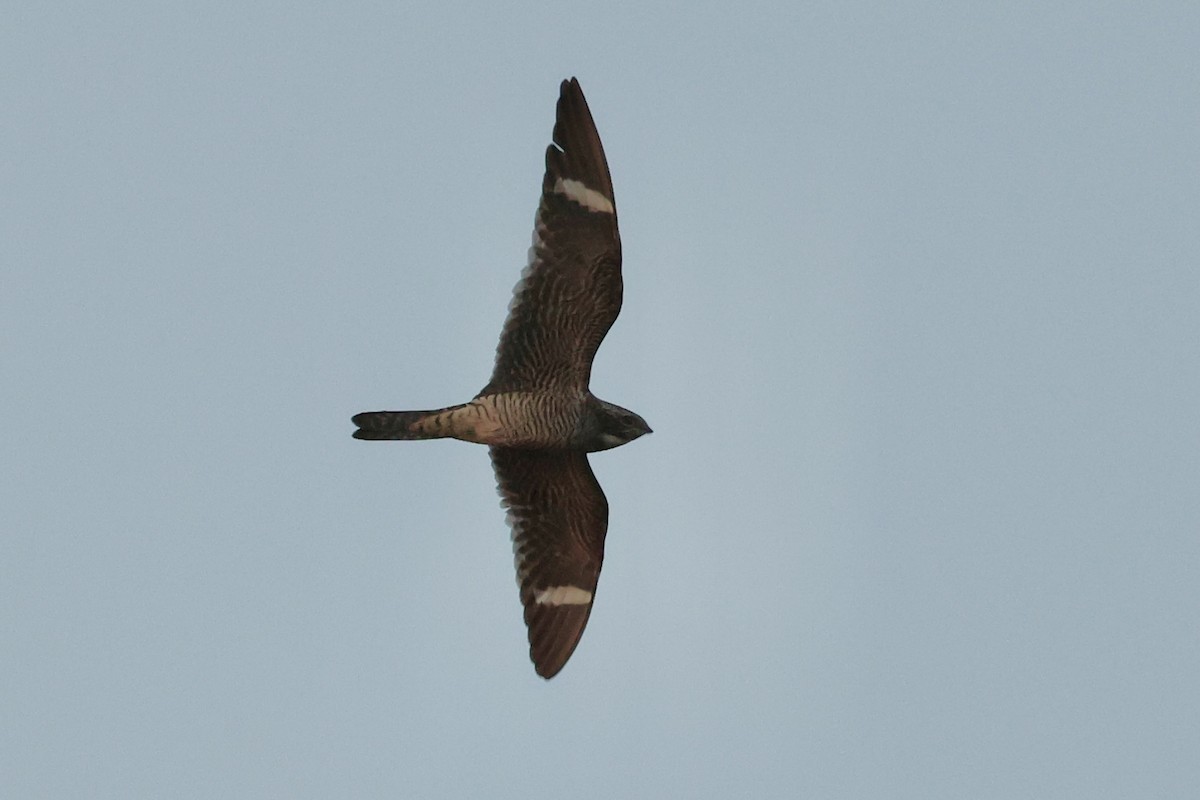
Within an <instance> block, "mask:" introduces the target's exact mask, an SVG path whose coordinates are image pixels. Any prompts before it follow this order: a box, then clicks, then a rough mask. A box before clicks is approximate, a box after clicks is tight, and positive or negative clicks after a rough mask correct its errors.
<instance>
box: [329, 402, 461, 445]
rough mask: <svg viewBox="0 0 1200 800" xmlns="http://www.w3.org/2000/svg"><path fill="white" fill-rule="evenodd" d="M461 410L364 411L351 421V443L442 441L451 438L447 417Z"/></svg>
mask: <svg viewBox="0 0 1200 800" xmlns="http://www.w3.org/2000/svg"><path fill="white" fill-rule="evenodd" d="M459 408H462V406H450V407H449V408H439V409H437V410H436V411H364V412H363V413H361V414H355V415H354V417H353V419H352V420H351V421H352V422H353V423H354V424H355V425H357V426H358V430H356V431H355V432H354V438H355V439H371V440H376V441H378V440H382V439H443V438H445V437H447V436H453V433H452V431H451V428H450V425H449V424H448V422H449V419H450V413H449V412H452V411H455V410H457V409H459Z"/></svg>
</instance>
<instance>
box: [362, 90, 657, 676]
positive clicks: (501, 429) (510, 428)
mask: <svg viewBox="0 0 1200 800" xmlns="http://www.w3.org/2000/svg"><path fill="white" fill-rule="evenodd" d="M621 292H622V285H621V238H620V234H619V233H618V231H617V214H616V205H615V202H614V200H613V191H612V179H611V177H610V176H609V171H608V163H607V161H606V160H605V158H604V147H603V146H602V145H601V143H600V135H599V134H598V133H597V132H596V126H595V123H594V122H593V120H592V114H591V111H590V110H589V109H588V105H587V101H586V100H585V99H584V97H583V90H582V89H580V87H579V82H578V81H577V80H575V79H574V78H572V79H571V80H569V81H563V82H562V85H561V86H560V90H559V99H558V110H557V117H556V121H555V125H554V143H553V144H552V145H550V146H549V147H547V148H546V174H545V177H544V178H543V180H542V196H541V201H540V202H539V204H538V211H537V217H536V219H535V221H534V234H533V246H532V247H531V248H530V251H529V265H528V266H527V267H526V269H525V271H524V273H522V276H521V280H520V281H519V282H518V283H517V286H516V289H515V290H514V292H513V299H512V303H511V304H510V306H509V315H508V320H507V321H506V322H505V324H504V330H503V331H502V333H501V335H500V344H499V346H498V347H497V349H496V365H495V369H494V370H493V372H492V378H491V381H490V382H489V383H488V385H487V386H485V387H484V388H483V390H482V391H481V392H480V393H479V394H478V395H476V396H475V398H474V399H473V400H471V401H470V402H469V403H464V404H462V405H459V406H450V407H447V408H443V409H438V410H435V411H375V412H366V413H362V414H358V415H356V416H355V417H354V423H355V424H356V425H357V426H358V428H359V429H358V430H357V431H355V433H354V436H355V438H358V439H376V440H378V439H437V438H456V439H463V440H465V441H471V442H478V443H481V444H487V445H489V446H490V449H491V457H492V465H493V467H494V469H495V472H496V480H497V483H498V484H499V489H500V495H501V498H502V503H503V505H504V506H506V507H507V509H508V518H509V523H510V525H511V527H512V535H513V551H514V555H515V560H516V567H517V582H518V584H519V585H520V596H521V603H522V605H524V607H525V622H526V625H527V626H528V629H529V646H530V657H531V658H532V660H533V663H534V667H535V668H536V670H537V672H538V674H539V675H541V676H543V677H545V678H550V677H553V676H554V675H555V674H557V673H558V671H559V670H560V669H562V667H563V665H564V664H565V663H566V662H567V659H569V658H570V657H571V653H572V652H573V651H574V650H575V646H576V645H577V644H578V643H579V638H580V636H582V635H583V630H584V627H585V626H586V625H587V620H588V616H589V615H590V614H591V609H592V600H593V598H594V595H595V592H596V584H597V581H598V579H599V576H600V566H601V563H602V562H603V559H604V537H605V533H606V531H607V528H608V501H607V500H606V499H605V497H604V492H603V491H602V490H601V488H600V484H599V483H597V482H596V478H595V476H594V475H593V474H592V470H591V467H590V466H589V464H588V460H587V453H589V452H594V451H597V450H607V449H609V448H612V447H617V446H620V445H622V444H626V443H627V442H630V441H633V440H634V439H636V438H637V437H639V436H641V435H643V434H645V433H649V432H650V427H649V426H648V425H646V423H645V421H644V420H643V419H642V418H641V417H639V416H638V415H637V414H634V413H633V412H632V411H628V410H627V409H624V408H621V407H620V406H617V405H613V404H612V403H607V402H605V401H603V400H600V399H599V398H597V397H596V396H594V395H593V394H592V393H591V391H590V389H589V387H588V384H589V382H590V380H591V371H592V359H593V358H594V357H595V355H596V350H597V349H598V348H599V347H600V342H601V341H603V339H604V336H605V334H607V333H608V329H609V328H610V327H612V324H613V322H614V321H615V320H616V318H617V314H618V313H620V310H621Z"/></svg>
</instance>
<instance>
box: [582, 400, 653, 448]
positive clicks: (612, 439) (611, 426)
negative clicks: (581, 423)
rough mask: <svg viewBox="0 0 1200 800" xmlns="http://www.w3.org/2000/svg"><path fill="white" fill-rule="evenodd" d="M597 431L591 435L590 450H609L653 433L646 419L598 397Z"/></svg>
mask: <svg viewBox="0 0 1200 800" xmlns="http://www.w3.org/2000/svg"><path fill="white" fill-rule="evenodd" d="M596 422H597V423H598V424H597V426H596V431H595V433H594V434H593V435H592V436H591V437H589V441H588V450H589V451H592V452H595V451H596V450H609V449H611V448H613V447H620V446H621V445H623V444H629V443H630V442H632V441H633V440H634V439H636V438H638V437H639V436H642V435H644V434H647V433H653V431H652V430H650V426H649V425H647V424H646V420H644V419H642V418H641V417H640V416H638V415H637V414H635V413H633V412H632V411H630V410H629V409H627V408H621V407H620V406H618V405H614V404H613V403H608V402H605V401H604V400H601V399H599V398H596Z"/></svg>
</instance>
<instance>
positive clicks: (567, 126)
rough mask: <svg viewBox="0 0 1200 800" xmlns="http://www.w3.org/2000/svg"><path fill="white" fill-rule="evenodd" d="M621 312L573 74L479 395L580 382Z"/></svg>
mask: <svg viewBox="0 0 1200 800" xmlns="http://www.w3.org/2000/svg"><path fill="white" fill-rule="evenodd" d="M620 311H621V237H620V234H619V233H618V231H617V211H616V206H615V204H614V202H613V190H612V178H611V177H610V176H609V173H608V162H607V161H605V158H604V147H603V146H602V145H601V144H600V135H599V134H598V133H597V132H596V124H595V122H593V121H592V113H591V111H589V110H588V105H587V101H586V100H585V99H584V97H583V90H582V89H580V88H579V81H577V80H575V79H574V78H572V79H571V80H569V81H563V82H562V86H561V87H560V89H559V97H558V112H557V120H556V122H555V124H554V144H552V145H550V146H549V147H547V148H546V175H545V177H544V178H543V180H542V197H541V202H540V203H539V204H538V210H537V218H536V219H535V221H534V230H533V246H532V247H531V248H530V250H529V265H528V266H527V267H526V268H525V271H524V272H523V273H522V275H521V280H520V281H519V282H518V283H517V286H516V288H515V289H514V290H513V299H512V303H511V304H510V305H509V312H508V319H507V321H506V322H505V323H504V331H503V332H502V333H501V335H500V345H499V347H497V349H496V367H495V370H494V371H493V372H492V380H491V382H490V383H489V384H488V386H487V388H485V389H484V390H483V392H481V394H490V393H493V392H503V391H514V390H521V389H550V390H583V389H586V388H587V385H588V381H589V380H590V378H591V373H592V359H593V358H594V357H595V355H596V350H597V349H598V348H599V347H600V342H601V341H602V340H603V339H604V335H605V334H606V333H608V329H609V328H610V327H612V324H613V321H614V320H616V318H617V314H618V313H620Z"/></svg>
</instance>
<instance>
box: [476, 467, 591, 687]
mask: <svg viewBox="0 0 1200 800" xmlns="http://www.w3.org/2000/svg"><path fill="white" fill-rule="evenodd" d="M491 454H492V466H493V467H494V468H495V470H496V482H497V483H498V484H499V487H500V496H501V498H502V502H503V504H504V505H505V506H506V507H507V508H508V522H509V525H510V526H511V527H512V538H513V554H514V560H515V561H516V567H517V584H518V585H519V586H520V591H521V604H522V605H524V606H525V625H526V626H527V627H528V628H529V657H530V658H531V659H532V660H533V665H534V668H535V669H536V670H537V673H538V674H539V675H541V676H542V677H543V678H552V677H554V676H555V675H556V674H557V673H558V671H559V670H560V669H562V668H563V665H564V664H566V663H567V659H569V658H570V657H571V653H573V652H574V651H575V645H577V644H579V637H580V636H582V635H583V629H584V627H586V626H587V621H588V616H589V615H590V614H591V612H592V598H593V597H594V596H595V594H596V582H597V580H598V579H599V577H600V565H601V563H602V562H603V560H604V534H605V532H606V531H607V529H608V501H607V500H606V499H605V498H604V492H603V491H602V490H601V489H600V484H599V483H597V481H596V477H595V475H593V474H592V469H591V467H590V466H589V465H588V460H587V455H586V454H584V453H580V452H574V451H568V450H519V449H514V448H507V447H493V448H491Z"/></svg>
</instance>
